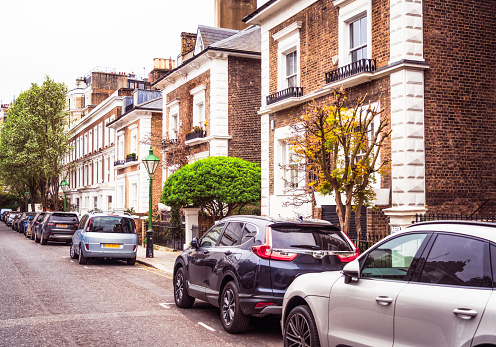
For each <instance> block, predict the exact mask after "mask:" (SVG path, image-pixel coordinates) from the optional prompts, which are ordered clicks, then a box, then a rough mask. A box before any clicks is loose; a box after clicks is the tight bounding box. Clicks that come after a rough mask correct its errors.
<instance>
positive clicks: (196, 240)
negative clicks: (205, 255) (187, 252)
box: [191, 237, 199, 249]
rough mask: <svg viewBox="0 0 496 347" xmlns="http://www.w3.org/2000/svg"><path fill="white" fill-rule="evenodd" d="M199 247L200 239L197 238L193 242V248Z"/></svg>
mask: <svg viewBox="0 0 496 347" xmlns="http://www.w3.org/2000/svg"><path fill="white" fill-rule="evenodd" d="M198 247H199V244H198V239H197V238H196V237H193V240H191V248H195V249H196V248H198Z"/></svg>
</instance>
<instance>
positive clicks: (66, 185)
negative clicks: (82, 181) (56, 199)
mask: <svg viewBox="0 0 496 347" xmlns="http://www.w3.org/2000/svg"><path fill="white" fill-rule="evenodd" d="M60 188H62V191H63V192H64V212H65V210H66V194H67V191H68V190H69V183H67V181H66V180H65V178H64V179H63V180H62V182H60Z"/></svg>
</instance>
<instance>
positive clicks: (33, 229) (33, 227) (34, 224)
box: [28, 212, 47, 242]
mask: <svg viewBox="0 0 496 347" xmlns="http://www.w3.org/2000/svg"><path fill="white" fill-rule="evenodd" d="M46 214H47V212H38V213H37V214H36V215H35V216H34V217H33V220H32V221H31V223H30V224H29V225H28V234H29V236H30V237H31V240H34V241H35V242H40V239H39V238H38V237H37V230H38V228H39V227H40V224H41V222H42V221H43V218H45V215H46Z"/></svg>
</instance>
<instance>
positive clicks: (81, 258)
mask: <svg viewBox="0 0 496 347" xmlns="http://www.w3.org/2000/svg"><path fill="white" fill-rule="evenodd" d="M79 264H81V265H84V264H88V258H86V257H85V256H84V255H83V250H82V249H81V246H79Z"/></svg>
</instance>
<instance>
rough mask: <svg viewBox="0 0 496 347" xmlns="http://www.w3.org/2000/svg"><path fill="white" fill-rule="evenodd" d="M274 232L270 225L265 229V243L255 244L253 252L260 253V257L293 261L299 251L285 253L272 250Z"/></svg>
mask: <svg viewBox="0 0 496 347" xmlns="http://www.w3.org/2000/svg"><path fill="white" fill-rule="evenodd" d="M271 246H272V233H271V229H270V227H267V228H266V230H265V243H264V244H263V245H260V246H253V247H252V248H251V249H252V251H253V253H255V254H256V255H258V256H259V257H260V258H264V259H270V260H283V261H293V260H294V259H295V258H296V257H297V256H298V254H297V253H285V252H284V253H283V252H277V251H274V250H272V247H271Z"/></svg>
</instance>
